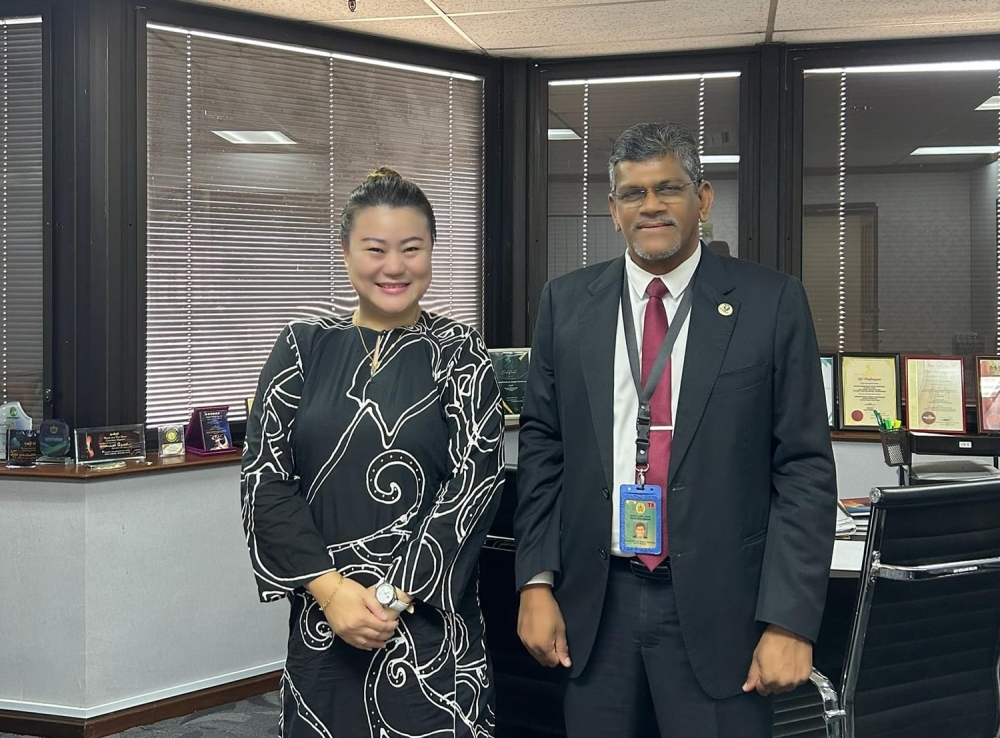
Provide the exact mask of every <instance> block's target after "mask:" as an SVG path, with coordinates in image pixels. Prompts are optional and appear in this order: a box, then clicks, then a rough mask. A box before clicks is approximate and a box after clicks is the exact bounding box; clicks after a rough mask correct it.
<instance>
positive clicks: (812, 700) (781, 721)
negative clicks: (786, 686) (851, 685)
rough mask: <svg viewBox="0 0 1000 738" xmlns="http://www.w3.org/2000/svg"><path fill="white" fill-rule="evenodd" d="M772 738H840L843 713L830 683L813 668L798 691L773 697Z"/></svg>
mask: <svg viewBox="0 0 1000 738" xmlns="http://www.w3.org/2000/svg"><path fill="white" fill-rule="evenodd" d="M773 705H774V730H773V732H772V735H773V736H774V738H843V735H844V734H843V729H844V711H843V709H841V707H840V698H839V696H838V695H837V690H836V689H835V688H834V686H833V684H832V683H831V682H830V680H829V679H827V678H826V677H825V676H824V675H823V674H821V673H820V672H819V671H817V670H816V669H813V670H812V674H810V675H809V681H808V682H806V683H805V684H803V685H802V686H801V687H799V688H798V689H795V690H793V691H791V692H788V693H787V694H781V695H777V696H776V697H774V700H773Z"/></svg>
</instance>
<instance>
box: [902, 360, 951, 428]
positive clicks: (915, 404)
mask: <svg viewBox="0 0 1000 738" xmlns="http://www.w3.org/2000/svg"><path fill="white" fill-rule="evenodd" d="M903 362H904V367H903V368H904V370H905V376H906V427H907V428H909V429H910V430H911V431H922V432H924V433H965V361H964V360H963V359H962V357H961V356H907V357H906V358H905V359H904V360H903Z"/></svg>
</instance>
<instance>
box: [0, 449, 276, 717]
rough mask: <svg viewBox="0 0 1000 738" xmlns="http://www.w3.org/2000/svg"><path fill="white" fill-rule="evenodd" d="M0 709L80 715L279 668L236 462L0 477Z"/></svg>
mask: <svg viewBox="0 0 1000 738" xmlns="http://www.w3.org/2000/svg"><path fill="white" fill-rule="evenodd" d="M0 509H2V510H3V515H2V516H0V560H2V561H3V562H4V565H3V566H2V567H0V623H2V634H3V635H2V639H0V709H6V710H20V711H27V712H43V713H49V714H55V715H64V716H68V717H78V718H82V717H92V716H95V715H101V714H105V713H108V712H113V711H115V710H121V709H126V708H128V707H132V706H134V705H137V704H144V703H146V702H152V701H154V700H159V699H165V698H168V697H172V696H175V695H177V694H184V693H187V692H192V691H195V690H198V689H204V688H207V687H211V686H215V685H217V684H224V683H227V682H231V681H236V680H238V679H243V678H247V677H250V676H255V675H257V674H262V673H267V672H270V671H274V670H276V669H280V668H281V664H282V663H283V660H284V650H285V640H286V637H287V627H288V626H287V619H288V606H287V604H286V603H284V602H281V603H272V604H267V605H264V604H260V603H259V602H258V600H257V594H256V589H255V586H254V581H253V574H252V571H251V568H250V561H249V557H248V556H247V553H246V541H245V539H244V537H243V529H242V524H241V518H240V498H239V467H238V466H237V465H235V464H234V465H231V466H216V467H207V468H206V467H202V468H200V469H190V470H178V471H174V472H161V473H153V474H137V475H132V476H122V477H113V478H109V479H107V480H95V481H87V482H63V481H53V480H40V479H34V480H26V479H24V478H19V479H14V478H11V477H0Z"/></svg>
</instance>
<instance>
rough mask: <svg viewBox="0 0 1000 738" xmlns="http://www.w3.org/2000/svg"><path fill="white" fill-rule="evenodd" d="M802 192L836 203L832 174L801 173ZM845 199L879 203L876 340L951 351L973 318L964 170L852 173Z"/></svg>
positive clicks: (913, 349)
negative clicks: (957, 336) (956, 337)
mask: <svg viewBox="0 0 1000 738" xmlns="http://www.w3.org/2000/svg"><path fill="white" fill-rule="evenodd" d="M802 194H803V202H804V203H805V204H807V205H811V204H824V205H830V204H835V203H836V202H837V197H836V180H835V178H833V177H826V176H822V177H805V178H804V181H803V193H802ZM847 202H849V203H864V202H873V203H875V204H876V206H877V207H878V305H879V328H880V330H881V333H880V337H881V348H882V349H883V350H887V351H900V350H903V351H905V352H907V353H913V354H920V353H925V354H950V353H952V337H953V335H954V334H955V333H961V332H965V331H968V330H970V325H971V321H972V318H971V309H972V308H971V300H970V297H969V273H970V265H971V248H970V243H971V223H970V209H969V203H970V177H969V174H967V173H965V172H956V173H941V172H938V173H928V174H860V175H851V176H849V177H848V178H847ZM830 278H831V279H836V275H835V274H831V275H830Z"/></svg>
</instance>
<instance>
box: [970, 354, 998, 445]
mask: <svg viewBox="0 0 1000 738" xmlns="http://www.w3.org/2000/svg"><path fill="white" fill-rule="evenodd" d="M976 417H977V418H978V420H979V432H980V433H1000V356H977V357H976Z"/></svg>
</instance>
